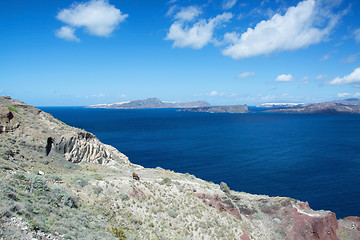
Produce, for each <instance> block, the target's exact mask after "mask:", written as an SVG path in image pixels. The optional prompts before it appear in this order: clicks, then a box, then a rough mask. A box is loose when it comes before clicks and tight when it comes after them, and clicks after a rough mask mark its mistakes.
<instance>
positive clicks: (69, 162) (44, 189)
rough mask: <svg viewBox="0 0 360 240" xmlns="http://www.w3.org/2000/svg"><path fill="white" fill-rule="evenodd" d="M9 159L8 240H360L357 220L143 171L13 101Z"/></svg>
mask: <svg viewBox="0 0 360 240" xmlns="http://www.w3.org/2000/svg"><path fill="white" fill-rule="evenodd" d="M0 151H1V155H0V169H1V171H0V177H1V181H0V203H1V204H0V239H242V240H245V239H360V218H358V217H348V218H345V219H342V220H337V219H336V215H335V213H332V212H329V211H314V210H312V209H311V208H310V207H309V205H308V204H307V203H306V202H301V201H298V200H295V199H291V198H287V197H269V196H264V195H252V194H248V193H244V192H236V191H232V190H230V189H229V188H228V187H227V185H226V184H225V183H221V184H220V185H218V184H215V183H211V182H206V181H203V180H201V179H198V178H196V177H195V176H193V175H190V174H181V173H175V172H173V171H170V170H164V169H162V168H156V169H150V168H143V167H141V166H138V165H135V164H132V163H130V162H129V160H128V158H127V157H126V156H125V155H124V154H122V153H120V152H118V151H117V150H116V149H115V148H113V147H111V146H108V145H105V144H103V143H101V142H100V141H99V140H98V139H97V138H96V137H95V136H94V135H93V134H91V133H88V132H86V131H84V130H81V129H77V128H74V127H70V126H68V125H66V124H65V123H63V122H61V121H59V120H57V119H55V118H53V117H52V116H51V115H50V114H47V113H45V112H43V111H41V110H39V109H37V108H35V107H32V106H29V105H27V104H25V103H22V102H20V101H17V100H14V99H11V98H9V97H0Z"/></svg>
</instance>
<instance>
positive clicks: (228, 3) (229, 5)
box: [222, 0, 237, 10]
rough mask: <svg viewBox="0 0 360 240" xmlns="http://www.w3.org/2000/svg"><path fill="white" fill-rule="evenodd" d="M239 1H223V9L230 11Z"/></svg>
mask: <svg viewBox="0 0 360 240" xmlns="http://www.w3.org/2000/svg"><path fill="white" fill-rule="evenodd" d="M236 2H237V0H223V2H222V8H223V9H224V10H228V9H230V8H232V7H233V6H234V5H235V4H236Z"/></svg>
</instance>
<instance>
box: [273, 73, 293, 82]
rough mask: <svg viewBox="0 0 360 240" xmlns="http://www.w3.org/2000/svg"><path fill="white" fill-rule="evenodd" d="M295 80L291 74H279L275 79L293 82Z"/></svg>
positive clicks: (276, 80)
mask: <svg viewBox="0 0 360 240" xmlns="http://www.w3.org/2000/svg"><path fill="white" fill-rule="evenodd" d="M292 81H294V78H293V76H292V75H291V74H287V75H286V74H282V75H279V76H277V78H276V79H275V82H292Z"/></svg>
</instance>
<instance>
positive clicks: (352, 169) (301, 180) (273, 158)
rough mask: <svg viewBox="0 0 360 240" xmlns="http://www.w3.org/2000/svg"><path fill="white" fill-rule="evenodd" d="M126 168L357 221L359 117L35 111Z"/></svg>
mask: <svg viewBox="0 0 360 240" xmlns="http://www.w3.org/2000/svg"><path fill="white" fill-rule="evenodd" d="M41 109H42V110H44V111H46V112H49V113H51V114H52V115H53V116H54V117H56V118H59V119H60V120H62V121H63V122H65V123H67V124H68V125H71V126H75V127H79V128H83V129H85V130H87V131H89V132H92V133H94V134H95V135H96V136H97V137H98V138H99V139H100V140H101V141H102V142H104V143H106V144H110V145H112V146H114V147H116V148H117V149H118V150H119V151H121V152H123V153H125V154H126V155H127V156H128V157H129V158H130V160H131V161H132V162H133V163H137V164H141V165H143V166H145V167H157V166H160V167H162V168H165V169H171V170H174V171H176V172H182V173H186V172H188V173H191V174H194V175H195V176H197V177H200V178H202V179H205V180H208V181H213V182H215V183H220V182H221V181H224V182H226V183H227V184H228V185H229V187H230V188H231V189H234V190H237V191H244V192H248V193H255V194H266V195H270V196H286V197H292V198H295V199H299V200H302V201H308V202H309V204H310V207H312V208H313V209H324V210H331V211H333V212H335V213H336V214H337V217H338V218H343V217H346V216H349V215H357V216H360V115H353V114H324V115H321V114H309V115H303V114H274V113H260V112H256V111H257V109H256V108H252V110H255V112H254V113H249V114H210V113H192V112H177V111H176V110H174V109H151V110H149V109H147V110H110V109H86V108H82V107H41Z"/></svg>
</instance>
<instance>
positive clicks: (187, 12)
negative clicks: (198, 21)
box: [174, 6, 201, 21]
mask: <svg viewBox="0 0 360 240" xmlns="http://www.w3.org/2000/svg"><path fill="white" fill-rule="evenodd" d="M200 14H201V9H200V8H198V7H195V6H190V7H187V8H183V9H182V10H181V11H180V12H178V13H177V14H175V16H174V18H175V19H177V20H179V21H192V20H193V19H194V18H196V17H197V16H199V15H200Z"/></svg>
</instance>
